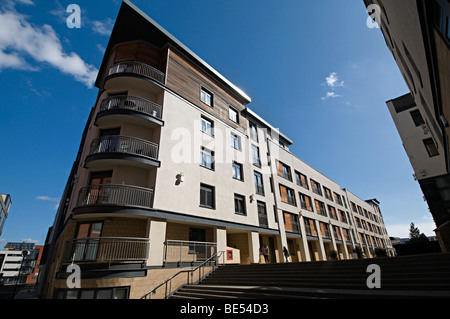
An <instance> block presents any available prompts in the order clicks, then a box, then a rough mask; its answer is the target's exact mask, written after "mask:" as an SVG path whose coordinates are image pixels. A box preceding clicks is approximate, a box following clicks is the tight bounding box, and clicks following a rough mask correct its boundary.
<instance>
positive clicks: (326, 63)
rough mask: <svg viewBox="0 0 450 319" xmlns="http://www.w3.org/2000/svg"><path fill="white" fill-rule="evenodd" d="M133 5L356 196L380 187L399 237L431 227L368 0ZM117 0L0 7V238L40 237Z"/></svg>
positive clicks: (399, 81)
mask: <svg viewBox="0 0 450 319" xmlns="http://www.w3.org/2000/svg"><path fill="white" fill-rule="evenodd" d="M133 3H134V4H135V5H136V6H137V7H139V8H140V9H141V10H142V11H143V12H145V13H146V14H148V15H149V16H150V17H151V18H152V19H153V20H155V21H156V22H157V23H158V24H160V25H161V26H162V27H163V28H165V29H166V30H167V31H169V32H170V33H171V34H172V35H174V36H175V37H176V38H177V39H179V40H180V41H181V42H182V43H184V44H185V45H186V46H187V47H189V48H190V49H191V50H192V51H193V52H195V53H196V54H197V55H198V56H200V57H201V58H202V59H203V60H205V61H206V62H207V63H208V64H210V65H211V66H212V67H213V68H215V69H216V70H217V71H218V72H220V73H221V74H222V75H223V76H225V77H226V78H227V79H228V80H230V81H231V82H232V83H233V84H235V85H236V86H238V87H239V88H241V89H242V90H243V91H244V92H245V93H246V94H247V95H249V96H250V97H251V98H252V102H251V103H250V104H249V105H248V106H249V107H250V108H251V109H252V110H253V111H255V112H256V113H257V114H259V115H260V116H261V117H262V118H264V119H265V120H266V121H267V122H269V123H271V124H272V125H273V126H274V127H279V128H280V131H281V132H282V133H283V134H285V135H286V136H288V137H289V138H290V139H291V140H293V141H294V144H293V145H292V146H291V148H290V149H291V152H292V153H293V154H294V155H296V156H297V157H299V158H300V159H302V160H303V161H304V162H306V163H308V164H309V165H311V166H312V167H314V168H315V169H317V170H318V171H320V172H321V173H323V174H324V175H326V176H327V177H329V178H331V179H332V180H334V181H336V182H337V183H338V184H339V185H341V187H343V188H347V189H348V190H350V191H351V192H352V193H354V194H355V195H357V196H358V197H360V198H362V199H371V198H377V199H378V200H379V201H380V202H381V210H382V213H383V217H384V221H385V223H386V225H387V229H388V232H389V234H390V235H391V236H398V237H408V234H409V224H410V223H411V222H414V224H415V225H416V226H417V227H418V228H419V229H420V231H421V232H424V233H425V234H426V235H430V236H431V235H434V232H433V229H434V228H435V227H434V223H433V220H432V217H431V215H430V213H429V211H428V207H427V205H426V203H425V202H424V200H423V195H422V193H421V190H420V188H419V185H418V183H417V182H416V181H414V179H413V177H412V174H413V173H414V172H413V170H412V167H411V165H410V163H409V160H408V157H407V155H406V153H405V151H404V149H403V147H402V143H401V140H400V137H399V135H398V133H397V130H396V128H395V125H394V123H393V121H392V119H391V117H390V114H389V111H388V108H387V106H386V101H388V100H390V99H393V98H396V97H398V96H401V95H403V94H406V93H407V92H408V89H407V87H406V85H405V83H404V80H403V78H402V76H401V74H400V72H399V70H398V68H397V65H396V64H395V61H394V59H393V57H392V55H391V53H390V52H389V50H388V48H387V47H386V44H385V42H384V38H383V37H382V34H381V31H380V30H379V29H377V28H370V27H369V25H370V24H369V25H368V24H367V18H368V14H367V12H366V8H365V6H364V3H363V1H362V0H357V1H334V0H317V1H299V0H283V1H282V2H275V1H269V0H245V1H244V0H242V1H238V0H231V1H229V0H227V1H224V0H221V1H219V0H216V1H211V0H134V1H133ZM71 4H76V5H77V6H78V8H79V9H80V15H79V18H80V19H79V20H77V19H72V18H74V17H75V18H76V16H74V15H73V14H74V13H76V12H77V11H76V10H75V11H74V7H73V6H72V7H69V5H71ZM120 4H121V1H119V0H108V1H107V0H96V1H87V0H78V1H77V0H70V1H63V0H3V1H2V2H1V4H0V87H1V93H2V94H1V97H2V103H1V105H0V134H1V137H2V153H1V154H2V155H1V156H0V167H1V177H0V191H1V192H2V193H4V194H11V198H12V206H11V210H10V215H9V217H8V219H7V220H6V223H5V226H4V229H3V234H2V235H1V236H0V247H2V246H3V245H4V244H6V242H12V241H18V242H21V241H26V242H35V243H37V244H43V243H44V241H45V237H46V234H47V231H48V228H49V227H50V226H51V225H52V223H53V220H54V217H55V213H56V209H57V206H58V203H59V199H60V197H61V195H62V193H63V190H64V187H65V184H66V182H67V178H68V176H69V173H70V170H71V168H72V164H73V162H74V160H75V157H76V154H77V151H78V148H79V145H80V141H81V134H82V132H83V129H84V126H85V124H86V120H87V118H88V115H89V112H90V109H91V107H92V106H93V105H94V104H95V103H96V98H97V93H98V89H97V88H96V87H94V81H95V78H96V76H97V71H98V69H99V67H100V63H101V61H102V58H103V54H104V50H105V48H106V46H107V43H108V40H109V35H110V33H111V30H112V27H113V25H114V20H115V18H116V16H117V13H118V11H119V8H120ZM68 9H69V10H68ZM75 9H76V8H75ZM68 21H69V23H68ZM78 21H80V24H79V27H77V26H78V25H76V23H77V22H78Z"/></svg>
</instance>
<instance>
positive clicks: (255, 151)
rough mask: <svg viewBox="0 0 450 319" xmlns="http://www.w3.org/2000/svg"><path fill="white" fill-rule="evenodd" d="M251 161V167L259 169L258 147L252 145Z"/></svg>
mask: <svg viewBox="0 0 450 319" xmlns="http://www.w3.org/2000/svg"><path fill="white" fill-rule="evenodd" d="M252 160H253V165H256V166H258V167H261V159H260V157H259V147H257V146H255V145H252Z"/></svg>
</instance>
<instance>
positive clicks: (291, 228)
mask: <svg viewBox="0 0 450 319" xmlns="http://www.w3.org/2000/svg"><path fill="white" fill-rule="evenodd" d="M283 220H284V227H285V229H286V231H288V232H292V233H299V232H300V227H299V223H298V216H297V215H296V214H291V213H288V212H283Z"/></svg>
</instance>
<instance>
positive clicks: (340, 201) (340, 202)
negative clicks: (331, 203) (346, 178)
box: [333, 192, 342, 205]
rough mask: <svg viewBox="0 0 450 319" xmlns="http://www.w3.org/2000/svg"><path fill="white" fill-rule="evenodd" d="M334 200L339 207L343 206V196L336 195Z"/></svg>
mask: <svg viewBox="0 0 450 319" xmlns="http://www.w3.org/2000/svg"><path fill="white" fill-rule="evenodd" d="M333 194H334V200H335V201H336V203H338V204H339V205H342V199H341V195H339V194H338V193H334V192H333Z"/></svg>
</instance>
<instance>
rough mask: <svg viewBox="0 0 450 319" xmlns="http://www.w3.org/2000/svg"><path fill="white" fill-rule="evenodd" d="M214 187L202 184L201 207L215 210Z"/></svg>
mask: <svg viewBox="0 0 450 319" xmlns="http://www.w3.org/2000/svg"><path fill="white" fill-rule="evenodd" d="M214 197H215V195H214V187H212V186H209V185H205V184H200V206H202V207H207V208H214V207H215V201H214Z"/></svg>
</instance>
